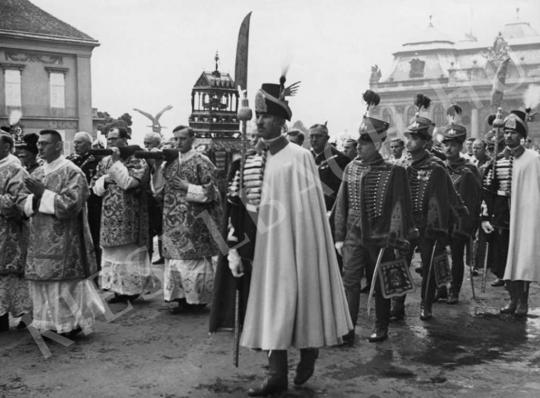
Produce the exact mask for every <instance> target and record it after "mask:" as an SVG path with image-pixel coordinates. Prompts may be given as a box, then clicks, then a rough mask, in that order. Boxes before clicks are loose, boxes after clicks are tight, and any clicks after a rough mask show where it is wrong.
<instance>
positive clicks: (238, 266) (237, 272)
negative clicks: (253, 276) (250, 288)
mask: <svg viewBox="0 0 540 398" xmlns="http://www.w3.org/2000/svg"><path fill="white" fill-rule="evenodd" d="M227 260H229V268H230V269H231V273H232V274H233V276H234V277H235V278H240V277H241V276H242V275H244V267H243V266H242V258H241V257H240V255H239V254H238V251H237V250H236V249H230V250H229V254H228V255H227Z"/></svg>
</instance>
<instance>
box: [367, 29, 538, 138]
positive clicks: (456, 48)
mask: <svg viewBox="0 0 540 398" xmlns="http://www.w3.org/2000/svg"><path fill="white" fill-rule="evenodd" d="M493 37H494V42H493V43H482V42H479V41H477V40H476V38H475V37H474V36H473V35H472V34H466V35H464V38H463V39H462V40H454V39H452V38H450V37H449V36H447V35H446V34H444V33H442V32H440V31H438V30H437V28H436V27H435V26H434V25H433V24H432V23H431V21H430V23H429V25H428V26H427V28H426V29H425V30H424V31H422V32H419V33H418V36H417V37H415V38H413V39H411V40H408V41H407V42H405V43H403V45H402V46H401V48H400V49H399V50H398V51H396V52H395V53H394V54H393V56H394V64H393V68H392V70H391V72H390V73H389V74H388V75H387V76H386V77H384V78H383V76H382V73H381V71H380V70H379V68H378V67H377V65H375V66H373V67H372V73H371V77H370V87H371V88H372V89H373V90H375V91H376V92H378V93H379V94H380V95H381V104H384V108H383V110H382V113H383V114H382V116H383V118H384V119H386V120H387V121H391V123H392V131H391V135H393V136H397V135H401V134H402V132H403V131H404V129H405V128H406V126H407V124H408V121H409V120H410V119H411V118H412V117H413V116H414V114H415V112H416V109H415V107H414V104H413V101H414V97H415V96H416V94H417V93H423V94H425V95H427V96H429V97H430V98H431V99H432V104H431V115H432V120H433V121H434V122H435V123H436V124H437V126H441V125H445V124H447V121H446V108H447V107H448V106H449V105H450V104H452V103H457V104H459V105H460V106H461V107H462V108H463V120H462V123H463V124H464V125H466V127H467V129H468V135H469V136H473V137H478V136H480V135H482V134H483V133H484V132H485V131H486V130H487V122H486V120H487V116H488V115H489V114H490V113H494V112H495V110H496V109H494V107H492V106H491V93H492V87H493V81H494V78H495V75H496V71H497V67H498V58H497V57H500V56H503V55H504V53H505V52H506V53H507V54H508V56H509V57H510V62H509V64H508V69H507V74H506V88H505V91H504V98H503V102H502V107H503V109H504V110H506V111H509V110H511V109H516V108H520V107H522V106H523V94H524V92H525V90H526V89H527V88H528V87H529V85H531V84H540V35H538V33H537V32H536V30H535V29H533V27H531V25H530V24H529V23H528V22H524V21H519V20H516V21H514V22H511V23H507V24H506V25H504V26H503V27H502V29H501V31H500V32H497V31H494V32H493ZM499 59H500V58H499ZM530 130H531V134H530V135H531V136H532V138H533V139H534V140H535V141H536V142H537V143H540V122H539V121H538V120H537V121H535V122H533V123H531V124H530Z"/></svg>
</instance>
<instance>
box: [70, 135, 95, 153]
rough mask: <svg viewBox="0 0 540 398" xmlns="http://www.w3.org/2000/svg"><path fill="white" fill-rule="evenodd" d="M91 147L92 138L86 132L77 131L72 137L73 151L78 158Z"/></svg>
mask: <svg viewBox="0 0 540 398" xmlns="http://www.w3.org/2000/svg"><path fill="white" fill-rule="evenodd" d="M91 147H92V136H91V135H90V134H89V133H87V132H86V131H79V132H78V133H75V135H74V136H73V149H74V150H75V153H76V154H77V155H79V156H83V155H84V154H86V152H88V151H89V150H90V148H91Z"/></svg>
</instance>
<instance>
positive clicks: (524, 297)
mask: <svg viewBox="0 0 540 398" xmlns="http://www.w3.org/2000/svg"><path fill="white" fill-rule="evenodd" d="M529 284H530V282H521V283H520V284H519V285H518V288H517V289H516V297H517V306H516V312H515V314H514V315H515V316H517V317H520V318H521V317H526V316H527V313H528V312H529Z"/></svg>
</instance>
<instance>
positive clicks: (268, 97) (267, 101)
mask: <svg viewBox="0 0 540 398" xmlns="http://www.w3.org/2000/svg"><path fill="white" fill-rule="evenodd" d="M285 81H286V76H285V73H283V74H282V75H281V77H280V78H279V84H274V83H263V84H262V86H261V88H260V90H259V91H258V92H257V94H256V95H255V112H258V113H266V114H268V115H274V116H280V117H282V118H284V119H286V120H289V121H290V120H291V117H292V111H291V108H289V103H288V102H287V100H286V98H287V97H291V96H293V95H295V94H296V92H297V91H298V87H299V86H300V82H295V83H293V84H291V85H290V86H288V87H285Z"/></svg>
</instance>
